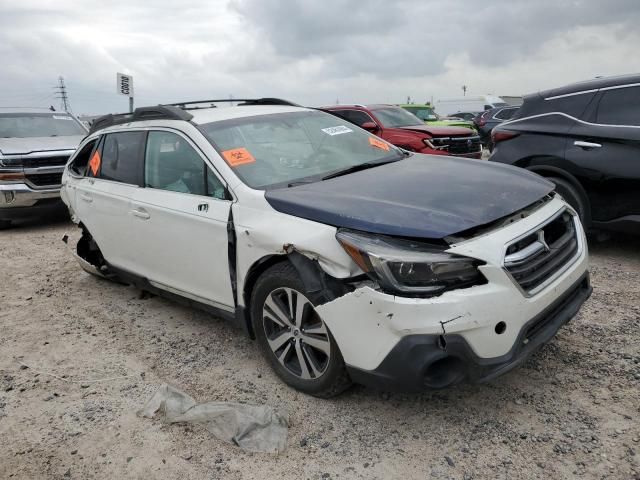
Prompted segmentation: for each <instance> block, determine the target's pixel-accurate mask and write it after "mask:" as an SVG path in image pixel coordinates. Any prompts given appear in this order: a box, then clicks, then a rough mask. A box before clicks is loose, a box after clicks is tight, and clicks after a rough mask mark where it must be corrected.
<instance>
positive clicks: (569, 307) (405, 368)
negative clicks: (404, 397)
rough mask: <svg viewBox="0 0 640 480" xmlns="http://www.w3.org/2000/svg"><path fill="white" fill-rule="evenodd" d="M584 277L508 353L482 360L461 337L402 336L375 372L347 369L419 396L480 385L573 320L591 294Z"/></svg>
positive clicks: (357, 378) (366, 381) (365, 380)
mask: <svg viewBox="0 0 640 480" xmlns="http://www.w3.org/2000/svg"><path fill="white" fill-rule="evenodd" d="M591 291H592V288H591V285H590V283H589V275H588V274H585V275H584V276H583V277H582V278H581V279H580V280H578V282H576V284H575V285H573V286H572V287H571V288H570V289H569V290H568V291H567V292H566V293H565V294H564V295H563V296H562V297H561V298H559V299H558V300H556V301H555V302H554V303H553V304H552V305H550V306H549V307H548V308H547V309H546V310H544V311H543V312H542V313H540V314H539V315H538V316H536V317H535V318H533V319H531V320H530V321H529V322H527V323H526V324H525V325H524V326H523V328H522V329H521V330H520V334H519V335H518V337H517V340H516V342H515V343H514V344H513V347H512V348H511V350H510V351H509V352H507V353H506V354H504V355H501V356H499V357H494V358H482V357H479V356H478V355H477V354H476V353H475V352H474V351H473V349H472V348H471V346H470V345H469V343H468V342H467V341H466V340H465V338H464V337H463V336H461V335H458V334H452V335H408V336H406V337H403V338H402V339H401V340H400V341H399V342H398V343H397V344H396V346H395V347H394V348H393V349H392V350H391V352H389V354H388V355H387V356H386V357H385V359H384V360H383V361H382V363H381V364H380V365H379V366H378V367H377V368H376V369H374V370H372V371H367V370H362V369H359V368H356V367H353V366H351V367H347V368H348V371H349V375H350V376H351V379H352V380H353V381H354V382H357V383H361V384H363V385H368V386H371V387H374V388H378V389H380V390H400V391H421V390H425V389H435V388H445V387H448V386H451V385H454V384H457V383H460V382H463V381H468V382H473V383H480V382H486V381H488V380H491V379H493V378H495V377H497V376H499V375H502V374H504V373H506V372H508V371H509V370H511V369H512V368H515V367H516V366H518V365H520V364H521V363H523V362H524V361H525V360H526V359H527V358H528V357H529V356H530V355H531V354H532V353H534V352H535V351H536V350H537V349H538V348H540V347H541V346H542V345H544V344H545V343H547V342H548V341H549V340H551V339H552V338H553V337H554V336H555V334H556V333H557V332H558V330H559V329H560V327H562V326H563V325H564V324H565V323H567V322H568V321H569V320H571V318H573V317H574V316H575V315H576V313H578V310H579V309H580V307H581V305H582V304H583V303H584V302H585V301H586V300H587V298H589V296H590V295H591Z"/></svg>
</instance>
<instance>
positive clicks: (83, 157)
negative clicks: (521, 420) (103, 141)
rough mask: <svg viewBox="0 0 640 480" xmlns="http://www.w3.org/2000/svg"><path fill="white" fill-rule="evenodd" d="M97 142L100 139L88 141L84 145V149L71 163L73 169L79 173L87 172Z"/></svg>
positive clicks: (84, 173)
mask: <svg viewBox="0 0 640 480" xmlns="http://www.w3.org/2000/svg"><path fill="white" fill-rule="evenodd" d="M97 143H98V139H94V140H91V141H90V142H89V143H87V144H86V145H85V146H84V147H82V149H81V150H80V151H79V152H78V154H77V155H76V158H75V159H74V160H73V163H72V164H71V165H70V168H71V170H73V171H74V172H75V173H77V174H78V175H86V174H87V172H88V169H87V166H88V164H89V160H90V159H91V156H92V154H93V152H94V150H95V149H96V144H97Z"/></svg>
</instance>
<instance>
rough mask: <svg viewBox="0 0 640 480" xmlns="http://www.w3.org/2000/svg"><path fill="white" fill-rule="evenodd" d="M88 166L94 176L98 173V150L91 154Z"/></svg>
mask: <svg viewBox="0 0 640 480" xmlns="http://www.w3.org/2000/svg"><path fill="white" fill-rule="evenodd" d="M89 168H90V169H91V173H93V176H94V177H95V176H96V175H97V174H98V170H99V169H100V152H98V151H97V150H96V153H94V154H93V157H91V160H89Z"/></svg>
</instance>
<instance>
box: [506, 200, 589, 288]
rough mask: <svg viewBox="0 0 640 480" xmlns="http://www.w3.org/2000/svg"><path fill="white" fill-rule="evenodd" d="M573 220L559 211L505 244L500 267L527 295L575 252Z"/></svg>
mask: <svg viewBox="0 0 640 480" xmlns="http://www.w3.org/2000/svg"><path fill="white" fill-rule="evenodd" d="M578 248H579V242H578V232H577V230H576V224H575V221H574V217H573V216H572V215H571V214H570V213H569V212H568V211H567V210H565V211H563V212H562V213H561V214H559V215H557V216H556V217H555V218H553V219H552V220H551V221H550V222H548V223H546V224H545V225H543V226H542V227H540V228H539V229H538V230H536V231H535V232H533V233H530V234H528V235H527V236H525V237H524V238H521V239H518V240H517V241H516V242H514V243H512V244H511V245H509V247H508V248H507V252H506V255H505V259H504V266H505V268H506V270H507V272H509V274H510V275H511V277H512V278H513V279H514V280H515V281H516V282H517V283H518V285H520V287H521V288H522V290H524V291H525V292H526V293H527V294H529V295H533V294H535V293H536V290H537V289H538V288H539V287H541V286H542V285H544V284H545V283H546V282H547V281H549V280H551V279H552V278H553V277H554V276H555V275H556V274H559V273H560V272H561V271H563V270H564V267H565V266H567V265H568V263H569V262H570V261H571V259H573V258H574V257H575V256H576V253H578Z"/></svg>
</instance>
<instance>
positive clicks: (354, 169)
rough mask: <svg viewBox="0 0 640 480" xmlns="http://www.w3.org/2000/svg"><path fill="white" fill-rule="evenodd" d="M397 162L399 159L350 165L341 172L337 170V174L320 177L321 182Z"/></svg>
mask: <svg viewBox="0 0 640 480" xmlns="http://www.w3.org/2000/svg"><path fill="white" fill-rule="evenodd" d="M398 160H400V159H399V158H394V159H393V160H385V161H382V162H380V161H378V162H365V163H361V164H359V165H352V166H351V167H347V168H343V169H342V170H338V171H337V172H333V173H330V174H329V175H326V176H324V177H322V180H329V179H330V178H336V177H341V176H343V175H348V174H350V173H354V172H359V171H360V170H367V169H369V168H373V167H379V166H380V165H386V164H387V163H393V162H397V161H398Z"/></svg>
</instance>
